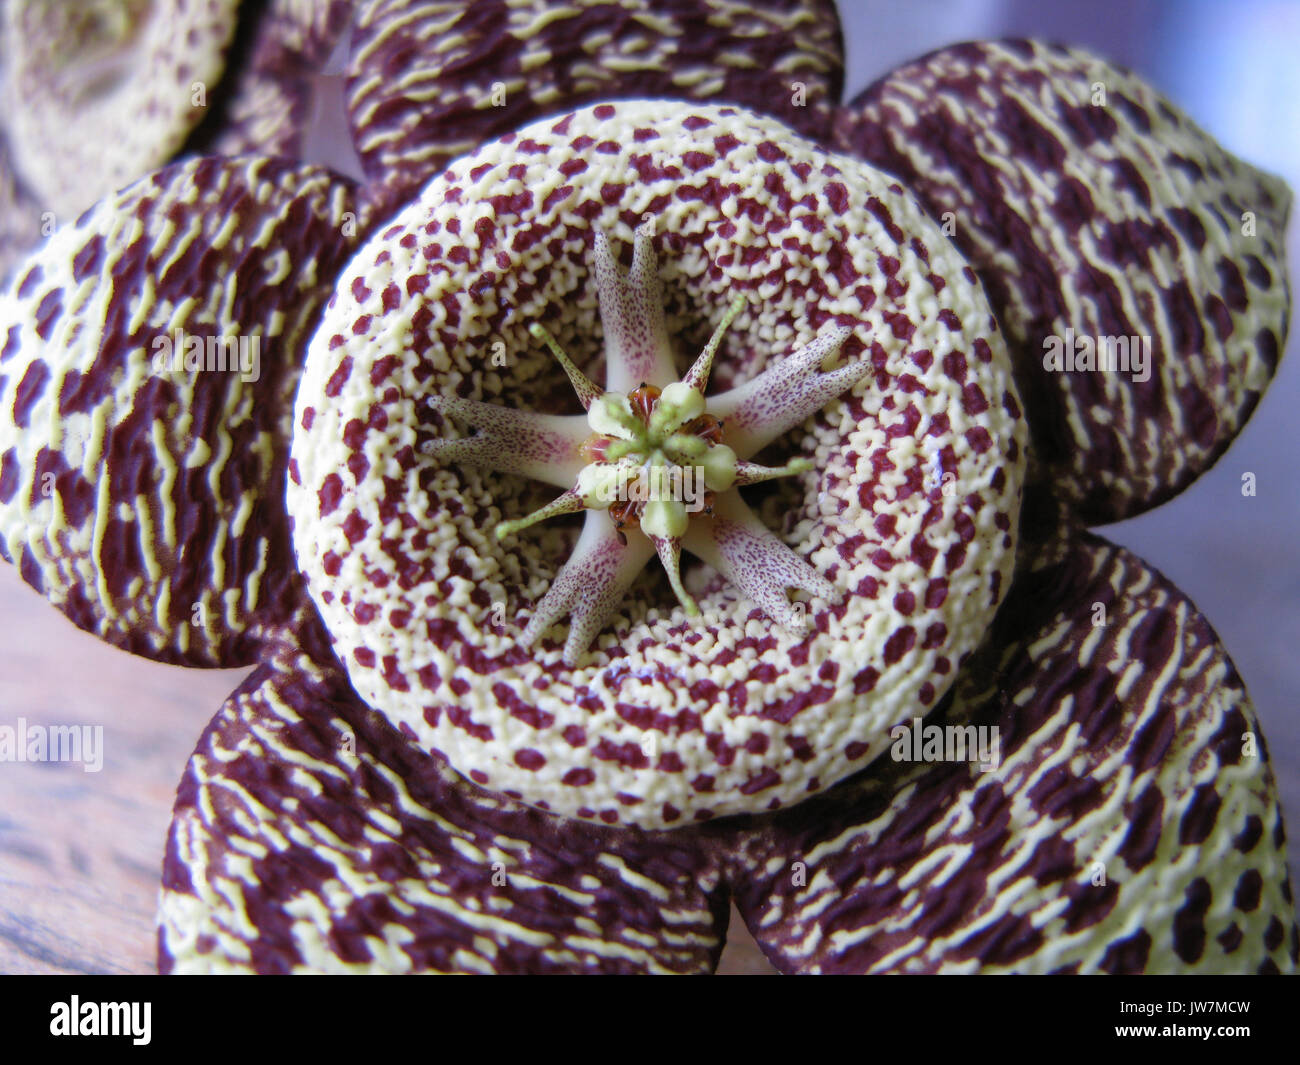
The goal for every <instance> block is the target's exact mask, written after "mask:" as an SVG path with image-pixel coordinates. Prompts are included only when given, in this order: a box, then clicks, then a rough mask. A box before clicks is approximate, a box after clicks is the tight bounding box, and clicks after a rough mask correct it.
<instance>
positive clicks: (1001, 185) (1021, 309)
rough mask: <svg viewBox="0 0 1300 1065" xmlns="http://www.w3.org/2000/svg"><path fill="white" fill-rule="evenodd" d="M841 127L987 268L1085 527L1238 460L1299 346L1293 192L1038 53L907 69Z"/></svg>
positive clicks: (1164, 104) (1059, 59)
mask: <svg viewBox="0 0 1300 1065" xmlns="http://www.w3.org/2000/svg"><path fill="white" fill-rule="evenodd" d="M835 136H836V143H837V145H838V146H839V147H840V148H841V149H842V150H848V151H851V152H854V153H856V154H858V155H861V156H862V157H864V158H866V159H868V160H870V161H871V162H873V163H875V164H876V165H877V166H880V167H883V168H884V169H886V170H889V171H892V172H893V173H896V174H898V175H899V176H900V177H901V178H903V180H904V181H906V182H908V183H909V184H910V185H911V187H912V188H913V190H915V191H916V193H917V194H918V195H919V196H920V198H921V200H922V202H923V203H924V204H925V206H926V207H927V209H928V210H929V211H930V212H931V213H932V214H933V215H934V216H935V217H936V218H938V219H939V220H940V221H942V222H944V223H945V224H946V225H948V226H949V231H950V232H951V233H952V235H953V237H954V239H955V241H956V242H957V244H958V246H959V247H961V248H962V250H963V251H964V252H966V254H967V256H968V257H969V258H970V260H971V262H972V263H973V264H974V265H975V267H976V269H977V270H978V271H979V272H980V276H981V278H982V280H983V281H984V284H985V286H986V287H987V289H988V293H989V298H990V299H991V301H992V302H993V305H994V307H995V309H996V310H997V311H998V316H999V320H1000V321H1001V323H1002V326H1003V328H1004V329H1005V330H1006V333H1007V337H1008V342H1009V344H1010V345H1011V348H1012V352H1013V356H1014V357H1015V359H1016V364H1017V380H1018V383H1019V385H1020V390H1021V394H1022V395H1023V396H1024V398H1025V402H1026V405H1027V407H1028V413H1029V416H1030V423H1031V426H1032V428H1033V431H1034V440H1035V444H1036V445H1037V452H1038V456H1039V458H1041V459H1042V460H1044V463H1045V465H1046V469H1047V471H1048V474H1049V476H1050V477H1051V479H1052V482H1053V484H1054V485H1055V487H1056V490H1057V491H1058V492H1060V493H1061V494H1063V495H1064V496H1065V497H1066V498H1068V499H1069V500H1070V501H1071V503H1072V505H1073V506H1074V508H1075V510H1076V512H1077V513H1078V514H1080V515H1081V516H1082V517H1083V519H1084V520H1085V521H1087V522H1089V523H1101V522H1108V521H1115V520H1118V519H1120V518H1125V517H1129V516H1131V515H1133V514H1136V513H1139V512H1140V511H1142V510H1145V509H1147V508H1149V507H1152V506H1154V505H1156V504H1157V503H1160V502H1162V501H1163V500H1165V499H1167V498H1169V497H1170V496H1172V495H1174V494H1176V493H1177V492H1179V491H1181V490H1182V489H1183V488H1185V487H1186V486H1187V485H1188V484H1190V483H1191V482H1192V481H1193V480H1194V479H1195V478H1196V477H1197V476H1198V475H1199V474H1200V473H1201V472H1202V471H1203V470H1205V469H1206V468H1208V467H1209V466H1210V465H1211V464H1212V463H1213V462H1214V461H1215V459H1217V458H1218V457H1219V455H1220V454H1222V452H1223V451H1224V449H1225V448H1226V447H1227V446H1228V444H1229V443H1230V442H1231V441H1232V438H1233V437H1234V436H1235V435H1236V434H1237V432H1238V430H1239V429H1240V428H1241V426H1242V425H1243V424H1244V423H1245V421H1246V419H1247V418H1248V417H1249V415H1250V413H1251V411H1252V410H1254V407H1255V404H1256V402H1257V401H1258V399H1259V396H1260V394H1261V392H1262V391H1263V390H1264V388H1265V387H1267V385H1268V382H1269V380H1270V378H1271V377H1272V375H1273V372H1274V370H1275V369H1276V368H1277V362H1278V358H1279V356H1280V354H1281V352H1282V350H1283V348H1284V347H1285V343H1286V331H1287V322H1288V314H1289V303H1290V301H1289V293H1288V288H1287V277H1286V256H1285V250H1284V237H1285V230H1286V221H1287V214H1288V212H1289V209H1290V204H1291V193H1290V190H1288V189H1287V187H1286V186H1285V185H1284V184H1283V183H1282V182H1281V181H1280V180H1278V179H1277V178H1275V177H1273V176H1272V175H1269V174H1266V173H1263V172H1261V171H1259V170H1256V169H1255V168H1254V167H1252V166H1250V165H1248V164H1246V163H1244V162H1242V161H1241V160H1239V159H1237V158H1235V157H1234V156H1232V155H1230V154H1229V153H1228V152H1226V151H1224V150H1223V149H1222V148H1221V147H1220V146H1219V145H1218V144H1217V143H1216V142H1215V141H1214V140H1213V139H1212V138H1211V137H1209V136H1208V135H1207V134H1206V133H1204V132H1203V131H1201V130H1200V129H1198V128H1197V127H1196V126H1195V125H1193V123H1192V122H1191V121H1190V120H1189V119H1188V118H1187V117H1186V116H1185V115H1183V114H1182V113H1181V112H1180V111H1179V110H1177V109H1176V108H1175V107H1174V106H1173V105H1172V104H1170V103H1169V101H1167V100H1166V99H1165V98H1164V97H1162V96H1161V95H1160V94H1159V93H1157V92H1156V91H1155V90H1154V89H1152V88H1151V87H1150V86H1149V85H1148V84H1146V82H1144V81H1142V80H1141V79H1140V78H1138V77H1136V76H1134V75H1132V74H1130V73H1128V72H1126V71H1123V70H1120V69H1118V68H1116V67H1114V66H1112V65H1111V64H1109V63H1107V62H1106V61H1104V60H1102V59H1099V58H1097V57H1095V56H1092V55H1089V54H1088V53H1086V52H1081V51H1077V50H1073V49H1065V48H1059V47H1055V46H1049V45H1044V44H1039V43H1036V42H1030V41H1006V42H1000V43H986V44H963V45H957V46H954V47H951V48H945V49H942V50H941V51H938V52H934V53H932V54H930V55H928V56H926V57H924V58H922V59H919V60H917V61H915V62H913V63H909V64H907V65H905V66H903V67H900V68H899V69H898V70H896V71H894V72H893V73H892V74H890V75H889V76H887V77H886V78H884V79H882V80H881V81H879V82H877V83H876V84H875V85H873V86H871V87H870V88H868V89H867V90H866V91H865V92H863V93H862V94H861V95H860V96H859V97H857V99H855V100H854V101H853V102H852V103H851V104H849V105H848V106H847V107H845V108H844V109H843V110H842V111H841V112H840V114H839V116H838V117H837V120H836V130H835ZM1148 345H1149V347H1148ZM1056 355H1059V356H1060V363H1059V365H1060V366H1061V367H1062V368H1061V369H1057V368H1056V367H1057V365H1058V364H1057V363H1056V361H1055V356H1056ZM1103 358H1104V359H1105V360H1106V363H1107V364H1109V365H1113V366H1116V367H1117V368H1116V369H1097V368H1096V367H1098V366H1101V365H1103V362H1102V360H1103ZM1067 359H1068V360H1069V361H1067Z"/></svg>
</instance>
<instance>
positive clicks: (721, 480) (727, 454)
mask: <svg viewBox="0 0 1300 1065" xmlns="http://www.w3.org/2000/svg"><path fill="white" fill-rule="evenodd" d="M738 461H739V460H738V459H737V458H736V453H735V452H734V451H732V450H731V448H729V447H727V445H726V444H715V445H714V446H713V447H711V448H709V450H708V451H706V452H705V454H704V458H703V459H702V460H701V462H700V466H701V468H702V469H703V470H704V483H705V485H707V486H708V488H709V490H710V491H713V492H725V491H726V490H727V489H728V488H730V487H731V486H732V484H734V483H735V480H736V464H737V462H738Z"/></svg>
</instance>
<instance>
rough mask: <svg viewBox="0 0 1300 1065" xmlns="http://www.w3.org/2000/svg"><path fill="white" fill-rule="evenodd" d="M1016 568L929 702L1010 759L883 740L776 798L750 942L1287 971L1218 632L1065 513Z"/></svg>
mask: <svg viewBox="0 0 1300 1065" xmlns="http://www.w3.org/2000/svg"><path fill="white" fill-rule="evenodd" d="M1030 525H1031V522H1030V519H1029V517H1028V515H1027V516H1026V519H1025V530H1026V532H1025V537H1026V540H1028V539H1029V538H1030V536H1031V532H1030ZM1024 566H1025V568H1024V570H1023V571H1021V572H1020V573H1019V575H1018V576H1017V579H1016V583H1015V586H1014V587H1013V590H1012V592H1011V594H1010V595H1009V596H1008V597H1007V601H1006V603H1005V604H1004V606H1003V609H1002V612H1001V613H1000V614H999V615H998V620H997V622H996V624H995V626H994V627H993V629H992V631H991V633H990V636H989V639H988V641H987V643H986V644H985V645H984V646H983V647H982V648H981V649H980V651H979V652H978V654H977V655H976V656H974V657H973V658H972V659H971V661H970V663H969V664H968V665H967V667H966V668H965V669H964V670H963V671H962V675H961V677H960V679H959V681H958V683H957V686H956V688H955V699H954V700H953V702H952V703H951V705H949V706H946V707H945V708H944V710H943V712H942V713H939V714H936V715H934V716H932V717H931V718H929V719H928V720H927V724H931V723H937V724H940V725H961V726H971V725H975V726H990V727H996V728H998V729H1000V737H1001V740H1000V742H1001V766H1000V768H998V769H996V770H994V771H990V772H981V771H980V769H979V768H978V766H975V765H971V764H968V763H952V762H949V763H934V764H907V763H906V762H901V761H900V762H895V761H893V760H892V759H891V757H890V756H888V755H887V756H885V757H884V758H882V759H881V761H880V762H879V763H878V764H877V765H876V766H874V767H872V769H870V770H868V771H867V773H866V774H864V776H863V777H861V778H859V779H857V780H855V781H854V782H851V783H850V784H847V785H845V786H843V787H841V788H839V789H836V790H835V791H833V792H831V793H829V794H828V795H827V796H826V797H819V798H817V799H814V800H812V801H810V802H807V803H804V804H802V805H800V806H798V807H796V808H794V809H792V810H790V811H787V812H782V813H781V814H778V815H775V816H773V817H772V818H770V819H768V820H767V822H766V823H765V824H764V825H763V826H762V827H761V828H760V829H759V830H758V831H757V832H755V833H754V834H753V836H751V837H750V839H749V840H748V841H747V843H746V844H745V846H743V847H742V848H740V850H739V851H738V854H737V857H736V859H735V864H736V868H737V872H736V874H735V880H736V882H737V886H736V902H737V905H738V906H739V908H740V911H741V913H742V914H743V915H744V917H745V920H746V923H748V925H749V926H750V928H751V929H752V930H753V932H754V935H755V936H756V937H757V939H758V941H759V944H760V945H761V946H762V948H763V949H764V951H765V952H766V953H767V955H768V957H769V958H770V959H771V960H772V961H773V963H774V964H776V965H777V966H778V967H779V968H781V969H782V970H785V971H791V972H793V971H801V972H802V971H815V972H855V973H857V972H891V971H892V972H935V971H940V972H969V971H1007V970H1011V971H1020V972H1054V971H1073V972H1110V973H1134V972H1167V971H1178V972H1207V973H1221V972H1248V973H1253V972H1278V971H1293V970H1294V968H1295V965H1296V952H1297V933H1296V927H1295V918H1294V901H1293V899H1292V895H1291V888H1290V884H1289V882H1288V879H1287V870H1286V858H1285V854H1286V850H1285V840H1284V838H1283V829H1282V816H1281V810H1280V807H1279V805H1278V799H1277V792H1276V789H1275V786H1274V781H1273V775H1272V771H1271V769H1270V766H1269V763H1268V760H1267V755H1266V752H1265V749H1264V746H1263V741H1262V738H1261V737H1260V736H1259V723H1258V720H1257V719H1256V717H1255V713H1254V710H1253V708H1252V707H1251V705H1250V701H1249V699H1248V697H1247V695H1246V691H1245V688H1244V686H1243V685H1242V682H1241V679H1240V678H1239V677H1238V675H1237V673H1236V670H1235V669H1234V668H1233V666H1232V663H1231V662H1230V661H1229V660H1228V656H1227V654H1226V652H1225V651H1224V650H1223V647H1222V646H1221V645H1220V644H1219V642H1218V640H1217V638H1216V636H1215V635H1214V632H1213V630H1211V628H1210V626H1209V624H1208V623H1207V622H1206V621H1205V619H1204V618H1203V617H1201V616H1200V615H1199V614H1198V613H1197V612H1196V609H1195V607H1194V606H1193V605H1192V604H1191V603H1190V602H1188V601H1187V599H1186V598H1185V597H1184V596H1183V595H1181V594H1180V593H1179V591H1178V590H1177V589H1176V588H1175V587H1174V586H1173V585H1171V584H1170V583H1169V582H1168V581H1166V580H1165V579H1164V578H1163V577H1161V576H1160V575H1159V574H1158V573H1156V572H1155V571H1154V570H1152V569H1151V568H1150V567H1148V566H1147V565H1145V564H1144V563H1143V562H1142V561H1141V560H1139V559H1137V558H1135V557H1134V556H1133V555H1131V554H1129V553H1128V552H1127V551H1125V550H1123V549H1121V548H1118V547H1115V546H1113V545H1111V544H1109V543H1107V542H1105V541H1104V540H1101V539H1098V538H1096V537H1093V536H1090V535H1087V534H1082V533H1078V532H1077V531H1075V530H1071V529H1069V528H1068V527H1067V526H1062V527H1061V530H1060V532H1059V533H1058V534H1057V535H1055V536H1053V537H1050V538H1048V539H1047V540H1046V541H1043V542H1039V543H1037V544H1035V545H1033V546H1032V548H1031V549H1030V550H1029V551H1027V552H1026V557H1025V559H1024ZM1097 621H1101V624H1096V622H1097Z"/></svg>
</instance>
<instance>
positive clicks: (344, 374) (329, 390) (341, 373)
mask: <svg viewBox="0 0 1300 1065" xmlns="http://www.w3.org/2000/svg"><path fill="white" fill-rule="evenodd" d="M351 375H352V356H351V355H345V356H344V357H343V361H342V362H340V363H339V365H338V369H337V370H335V371H334V373H333V374H331V375H330V379H329V380H328V381H327V382H326V383H325V394H326V395H327V396H329V397H330V398H331V399H333V398H334V397H335V396H337V395H338V394H339V393H340V392H342V391H343V386H344V385H345V384H347V381H348V378H349V377H350V376H351Z"/></svg>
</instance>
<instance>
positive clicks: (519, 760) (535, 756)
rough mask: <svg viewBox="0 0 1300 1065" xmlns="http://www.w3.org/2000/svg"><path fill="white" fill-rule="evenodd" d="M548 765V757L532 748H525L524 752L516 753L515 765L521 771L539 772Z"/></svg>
mask: <svg viewBox="0 0 1300 1065" xmlns="http://www.w3.org/2000/svg"><path fill="white" fill-rule="evenodd" d="M545 764H546V757H545V756H544V755H543V754H542V752H541V751H537V750H534V749H533V748H532V747H525V748H523V750H520V751H516V752H515V765H517V766H519V768H520V769H527V770H529V771H530V772H534V773H535V772H537V770H539V769H541V768H542V766H544V765H545Z"/></svg>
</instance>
